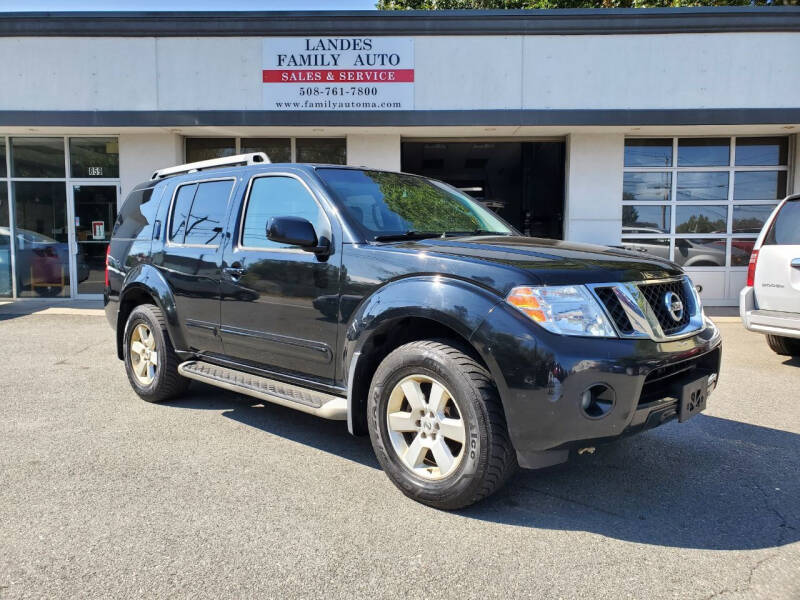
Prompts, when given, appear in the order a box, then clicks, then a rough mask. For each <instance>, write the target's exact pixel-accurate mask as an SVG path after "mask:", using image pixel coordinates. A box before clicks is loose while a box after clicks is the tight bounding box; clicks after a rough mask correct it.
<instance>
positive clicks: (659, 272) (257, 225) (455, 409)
mask: <svg viewBox="0 0 800 600" xmlns="http://www.w3.org/2000/svg"><path fill="white" fill-rule="evenodd" d="M265 158H266V157H264V156H263V155H259V154H253V155H241V156H237V157H231V158H227V159H216V160H212V161H203V162H200V163H193V164H189V165H182V166H179V167H173V168H169V169H165V170H161V171H157V172H156V173H155V174H154V176H153V179H152V180H151V181H148V182H145V183H142V184H140V185H138V186H137V187H136V188H135V189H134V190H133V192H132V193H131V194H130V196H129V197H128V199H127V200H126V201H125V203H124V205H123V207H122V209H121V211H120V214H119V218H118V220H117V223H116V224H115V227H114V231H113V234H112V239H111V245H110V250H109V255H108V258H107V286H106V292H105V303H106V314H107V316H108V320H109V322H110V323H111V325H112V326H113V327H114V328H115V329H116V340H117V342H116V343H117V354H118V356H119V358H120V359H122V360H123V361H124V365H125V369H126V371H127V374H128V379H129V381H130V383H131V385H132V387H133V389H134V390H135V391H136V393H137V394H139V395H140V396H141V397H142V398H143V399H145V400H147V401H151V402H156V401H162V400H167V399H170V398H174V397H176V396H178V395H180V394H182V393H183V392H184V391H185V390H186V387H187V385H188V383H189V380H198V381H202V382H205V383H207V384H211V385H214V386H218V387H220V388H224V389H228V390H233V391H236V392H239V393H242V394H246V395H249V396H252V397H255V398H258V399H260V400H263V401H269V402H275V403H278V404H282V405H284V406H289V407H292V408H295V409H298V410H301V411H304V412H307V413H311V414H314V415H318V416H321V417H326V418H330V419H341V420H346V421H347V425H348V429H349V431H350V432H351V433H353V434H365V433H368V434H369V435H370V437H371V440H372V445H373V448H374V450H375V453H376V456H377V458H378V461H379V462H380V464H381V466H382V467H383V469H384V470H385V472H386V474H387V475H388V476H389V478H390V479H391V480H392V481H393V482H394V483H395V484H396V485H397V486H398V487H399V488H400V490H402V492H403V493H405V494H406V495H408V496H409V497H411V498H414V499H416V500H418V501H420V502H423V503H425V504H428V505H431V506H435V507H439V508H444V509H454V508H459V507H463V506H466V505H469V504H471V503H473V502H476V501H478V500H480V499H481V498H484V497H486V496H488V495H489V494H491V493H492V492H493V491H494V490H496V489H498V488H499V487H500V486H501V485H503V483H504V482H505V481H506V480H507V479H508V478H509V477H510V476H511V475H512V474H513V472H514V471H515V469H516V468H517V466H518V465H521V466H522V467H525V468H542V467H547V466H551V465H554V464H558V463H562V462H564V461H566V460H567V459H568V457H569V456H570V454H571V453H574V452H582V451H587V450H593V449H594V447H595V446H596V445H598V444H600V443H604V442H608V441H611V440H614V439H617V438H619V437H621V436H623V435H629V434H633V433H636V432H640V431H644V430H646V429H649V428H652V427H656V426H658V425H662V424H664V423H666V422H668V421H672V420H674V419H677V420H678V421H680V422H683V421H685V420H687V419H689V418H690V417H692V416H694V415H696V414H698V413H699V412H700V411H702V410H703V409H704V408H705V406H706V401H707V398H708V395H709V393H711V391H712V390H713V389H714V388H715V386H716V383H717V375H718V371H719V364H720V354H721V340H720V335H719V332H718V330H717V329H716V327H715V326H714V325H713V323H711V321H709V320H708V319H706V318H705V315H704V313H703V309H702V306H701V303H700V299H699V297H698V295H697V293H696V292H695V289H694V287H693V285H692V283H691V281H690V280H689V278H688V277H687V276H686V275H685V274H684V273H683V272H682V271H681V269H680V268H679V267H677V266H676V265H675V264H673V263H671V262H669V261H666V260H663V259H660V258H657V257H646V256H643V255H641V254H637V253H632V252H628V251H625V250H621V249H611V248H606V247H602V246H590V245H584V244H572V243H567V242H562V241H557V240H547V239H536V238H528V237H524V236H522V235H520V234H519V233H518V232H517V231H515V230H514V229H513V228H512V227H511V226H510V225H508V224H507V223H505V222H504V221H503V220H502V219H500V218H499V217H498V216H497V215H495V214H493V213H492V212H491V211H489V210H487V209H485V208H484V207H482V206H481V205H480V204H479V203H477V202H476V201H474V200H473V199H471V198H469V197H468V196H467V195H466V194H464V193H463V192H460V191H459V190H457V189H456V188H453V187H451V186H448V185H446V184H444V183H442V182H439V181H435V180H432V179H427V178H424V177H419V176H415V175H408V174H402V173H394V172H388V171H378V170H371V169H365V168H352V167H343V166H332V165H303V164H283V165H280V164H276V165H270V164H265V162H264V161H265ZM234 165H235V166H234ZM253 451H254V452H256V451H257V449H255V448H254V449H253Z"/></svg>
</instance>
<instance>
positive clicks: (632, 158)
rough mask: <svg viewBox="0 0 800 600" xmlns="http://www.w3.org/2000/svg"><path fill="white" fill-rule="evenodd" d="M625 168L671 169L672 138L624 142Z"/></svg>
mask: <svg viewBox="0 0 800 600" xmlns="http://www.w3.org/2000/svg"><path fill="white" fill-rule="evenodd" d="M625 166H626V167H671V166H672V138H664V139H648V140H639V139H628V140H625Z"/></svg>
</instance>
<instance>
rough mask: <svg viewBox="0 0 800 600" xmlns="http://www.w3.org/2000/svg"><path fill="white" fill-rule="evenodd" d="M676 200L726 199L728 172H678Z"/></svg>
mask: <svg viewBox="0 0 800 600" xmlns="http://www.w3.org/2000/svg"><path fill="white" fill-rule="evenodd" d="M676 198H677V199H678V200H703V201H705V200H727V199H728V172H727V171H708V172H702V171H701V172H699V173H695V172H692V171H689V172H686V171H684V172H682V173H678V189H677V191H676Z"/></svg>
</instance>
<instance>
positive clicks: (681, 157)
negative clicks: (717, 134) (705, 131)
mask: <svg viewBox="0 0 800 600" xmlns="http://www.w3.org/2000/svg"><path fill="white" fill-rule="evenodd" d="M730 142H731V141H730V139H729V138H681V139H679V140H678V166H679V167H717V166H720V167H721V166H727V165H728V164H730Z"/></svg>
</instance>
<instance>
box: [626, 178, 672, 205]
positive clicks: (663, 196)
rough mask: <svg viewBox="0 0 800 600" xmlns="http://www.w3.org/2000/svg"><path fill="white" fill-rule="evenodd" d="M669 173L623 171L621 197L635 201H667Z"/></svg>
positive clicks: (669, 183) (669, 182)
mask: <svg viewBox="0 0 800 600" xmlns="http://www.w3.org/2000/svg"><path fill="white" fill-rule="evenodd" d="M671 181H672V174H671V173H625V176H624V177H623V181H622V199H623V200H635V201H637V202H669V196H670V185H671Z"/></svg>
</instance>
